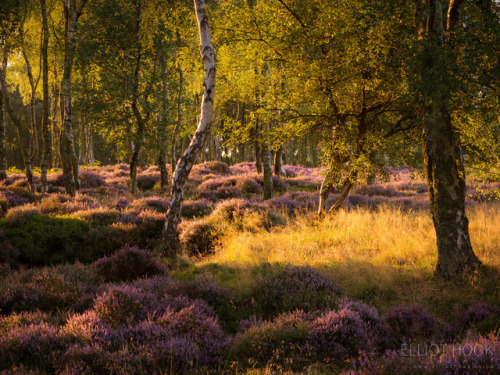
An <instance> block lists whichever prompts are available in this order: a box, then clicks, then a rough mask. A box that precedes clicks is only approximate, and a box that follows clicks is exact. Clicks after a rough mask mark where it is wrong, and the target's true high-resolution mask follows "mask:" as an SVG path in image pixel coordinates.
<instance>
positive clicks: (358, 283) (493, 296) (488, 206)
mask: <svg viewBox="0 0 500 375" xmlns="http://www.w3.org/2000/svg"><path fill="white" fill-rule="evenodd" d="M468 216H469V220H470V234H471V239H472V243H473V247H474V250H475V252H476V254H477V255H478V257H479V258H480V259H481V260H482V262H483V263H484V265H485V266H486V268H487V269H486V272H485V273H483V274H482V275H480V276H478V277H476V278H475V279H474V280H469V281H468V282H461V283H457V282H448V281H443V280H435V279H434V278H433V271H434V267H435V264H436V262H437V249H436V242H435V233H434V228H433V225H432V220H431V217H430V214H429V213H428V212H426V211H416V212H402V211H401V210H398V209H394V208H389V207H382V208H379V209H377V210H375V211H370V210H367V209H366V210H365V209H359V210H355V211H350V212H348V211H340V212H339V213H338V214H337V215H336V216H331V217H327V218H325V219H323V220H318V219H316V217H315V216H314V215H313V214H307V215H303V216H299V217H297V218H296V219H294V220H292V221H291V222H290V223H289V225H287V226H285V227H281V228H277V229H274V230H273V231H271V232H266V231H264V230H261V231H257V232H256V231H255V230H252V231H242V232H232V233H229V234H228V235H227V236H226V238H225V239H224V241H223V244H222V245H221V247H220V249H219V251H218V252H217V253H216V254H215V255H213V256H212V257H210V258H208V259H205V260H203V261H202V262H200V263H199V264H198V265H199V266H209V265H218V266H222V267H225V268H230V269H236V270H238V271H237V272H235V275H236V276H235V278H236V280H231V281H230V282H231V283H232V284H233V285H234V283H240V284H241V283H245V280H248V279H250V278H251V277H252V273H253V270H255V268H256V267H257V268H258V267H260V266H261V265H262V264H269V263H270V264H276V263H278V264H292V265H302V266H305V265H309V266H313V267H317V268H321V269H323V270H324V271H325V272H327V273H328V274H330V275H331V276H332V277H333V278H334V279H336V280H337V281H339V282H340V283H341V284H342V285H343V287H344V289H345V290H346V291H347V293H348V294H350V295H351V296H352V297H355V298H359V299H362V300H365V301H367V302H370V303H372V304H374V305H376V306H377V307H378V308H379V309H380V310H381V311H386V310H387V309H389V308H390V307H392V306H394V305H395V304H413V303H416V302H419V303H422V304H424V305H425V306H426V307H427V308H428V309H429V310H431V311H433V312H434V313H436V314H440V315H446V314H449V313H452V312H453V311H455V310H458V309H459V308H461V307H462V306H463V305H464V304H466V303H468V302H469V301H470V300H471V299H479V300H485V301H490V302H493V303H497V304H498V303H500V287H499V285H500V276H499V275H500V230H499V228H500V203H499V202H491V203H483V204H480V205H476V206H474V207H472V208H471V209H470V210H469V212H468ZM228 281H229V280H228Z"/></svg>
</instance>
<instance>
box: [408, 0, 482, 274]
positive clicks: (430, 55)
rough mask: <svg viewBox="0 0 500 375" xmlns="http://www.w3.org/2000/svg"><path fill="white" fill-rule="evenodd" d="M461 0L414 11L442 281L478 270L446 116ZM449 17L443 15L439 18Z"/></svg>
mask: <svg viewBox="0 0 500 375" xmlns="http://www.w3.org/2000/svg"><path fill="white" fill-rule="evenodd" d="M463 2H464V0H451V1H450V2H449V5H448V12H446V6H447V4H448V2H446V1H444V0H421V1H420V2H419V4H418V5H419V7H418V11H417V22H418V38H419V40H420V42H421V67H420V69H421V70H420V75H421V82H420V85H419V90H418V94H419V96H420V98H421V107H422V108H421V110H422V115H423V119H422V121H423V127H424V130H423V138H422V140H423V142H422V145H423V154H424V164H425V172H426V176H427V180H428V183H429V197H430V207H431V213H432V220H433V222H434V228H435V230H436V239H437V248H438V263H437V266H436V275H439V276H443V277H446V278H449V277H455V276H459V275H463V274H466V273H469V272H472V271H474V270H476V269H477V268H478V267H479V266H480V265H481V262H480V261H479V259H478V258H477V257H476V255H475V254H474V251H473V250H472V245H471V241H470V237H469V221H468V219H467V216H466V214H465V169H464V164H463V163H464V159H463V153H462V148H461V145H460V137H459V134H458V132H457V130H456V129H455V127H454V126H453V124H452V119H451V113H450V91H451V90H450V89H451V87H450V80H449V78H450V77H449V70H448V69H449V66H448V64H449V60H448V53H447V51H446V49H447V43H448V41H449V40H450V38H452V32H453V29H454V27H455V25H456V24H457V22H458V19H459V8H460V6H461V4H462V3H463ZM444 14H447V16H446V17H443V15H444Z"/></svg>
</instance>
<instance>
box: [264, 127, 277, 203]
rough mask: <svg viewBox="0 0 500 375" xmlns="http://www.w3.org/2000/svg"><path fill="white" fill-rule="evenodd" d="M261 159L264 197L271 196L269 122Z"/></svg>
mask: <svg viewBox="0 0 500 375" xmlns="http://www.w3.org/2000/svg"><path fill="white" fill-rule="evenodd" d="M262 161H263V163H264V199H270V198H272V197H273V189H274V186H273V166H272V157H271V149H270V147H269V124H266V141H265V142H264V143H263V145H262Z"/></svg>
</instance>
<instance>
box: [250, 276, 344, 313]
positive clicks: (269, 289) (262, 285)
mask: <svg viewBox="0 0 500 375" xmlns="http://www.w3.org/2000/svg"><path fill="white" fill-rule="evenodd" d="M340 295H341V291H340V288H339V287H338V285H337V284H336V283H335V282H334V281H332V280H331V279H330V278H328V277H327V276H325V275H323V274H322V273H320V272H319V271H316V270H314V269H312V268H310V267H290V268H287V269H285V270H282V271H279V272H277V273H275V274H274V275H271V276H267V277H261V278H259V279H257V280H256V281H255V282H254V285H253V287H252V289H251V296H252V298H253V299H254V301H255V309H256V312H257V314H260V315H262V316H263V317H265V318H269V317H272V316H276V315H278V314H279V313H281V312H287V311H293V310H297V309H299V310H304V311H306V312H312V311H323V310H328V309H333V308H335V307H336V306H337V305H338V302H339V297H340Z"/></svg>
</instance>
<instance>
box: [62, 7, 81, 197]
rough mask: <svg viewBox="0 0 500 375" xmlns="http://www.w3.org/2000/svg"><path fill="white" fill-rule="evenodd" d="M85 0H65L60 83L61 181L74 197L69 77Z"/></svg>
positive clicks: (75, 178)
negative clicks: (64, 33) (64, 35)
mask: <svg viewBox="0 0 500 375" xmlns="http://www.w3.org/2000/svg"><path fill="white" fill-rule="evenodd" d="M86 2H87V0H81V1H80V4H78V6H77V4H76V0H65V2H64V14H65V31H66V38H65V46H64V71H63V78H62V81H61V111H63V113H64V115H63V129H62V132H61V138H60V148H61V161H62V167H63V180H64V186H65V188H66V193H68V194H70V195H74V194H75V191H76V190H77V189H79V188H80V166H79V163H78V158H77V156H76V153H75V147H74V140H73V125H72V114H71V101H72V93H71V75H72V72H73V61H74V56H75V47H76V27H77V23H78V19H79V17H80V15H81V14H82V10H83V7H84V6H85V4H86Z"/></svg>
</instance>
